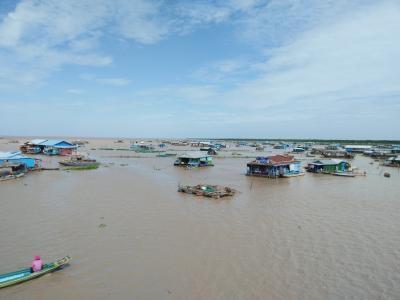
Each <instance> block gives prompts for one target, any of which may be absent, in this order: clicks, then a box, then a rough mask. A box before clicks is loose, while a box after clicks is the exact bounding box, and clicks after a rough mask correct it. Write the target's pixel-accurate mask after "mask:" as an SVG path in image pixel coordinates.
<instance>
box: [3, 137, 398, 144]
mask: <svg viewBox="0 0 400 300" xmlns="http://www.w3.org/2000/svg"><path fill="white" fill-rule="evenodd" d="M4 138H7V139H12V138H14V139H32V138H58V139H59V138H65V139H76V140H80V139H97V140H101V139H106V140H109V139H115V140H118V139H122V140H199V141H232V142H236V141H247V142H251V141H253V142H254V141H259V142H295V143H304V142H313V143H321V144H326V143H338V144H356V145H357V144H367V145H369V144H371V145H375V144H400V140H393V139H377V140H375V139H316V138H309V139H307V138H301V139H300V138H295V139H293V138H232V137H231V138H222V137H220V138H215V137H213V138H210V137H201V138H199V137H186V138H170V137H118V136H116V137H95V136H93V137H88V136H63V135H60V136H39V135H37V136H18V135H0V139H4Z"/></svg>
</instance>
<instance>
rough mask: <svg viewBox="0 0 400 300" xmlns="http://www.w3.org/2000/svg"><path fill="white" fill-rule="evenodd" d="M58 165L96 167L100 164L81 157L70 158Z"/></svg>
mask: <svg viewBox="0 0 400 300" xmlns="http://www.w3.org/2000/svg"><path fill="white" fill-rule="evenodd" d="M59 164H60V165H63V166H65V167H88V166H94V167H96V166H97V167H98V166H99V165H100V163H99V162H97V161H96V160H95V159H89V158H86V157H83V156H81V155H78V156H72V157H71V158H70V159H68V160H64V161H60V162H59Z"/></svg>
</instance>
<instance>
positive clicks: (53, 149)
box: [39, 140, 77, 156]
mask: <svg viewBox="0 0 400 300" xmlns="http://www.w3.org/2000/svg"><path fill="white" fill-rule="evenodd" d="M39 146H44V149H43V153H44V154H47V155H64V156H65V155H72V153H73V151H74V150H76V148H77V145H74V144H71V143H69V142H67V141H64V140H46V141H44V142H42V143H40V144H39Z"/></svg>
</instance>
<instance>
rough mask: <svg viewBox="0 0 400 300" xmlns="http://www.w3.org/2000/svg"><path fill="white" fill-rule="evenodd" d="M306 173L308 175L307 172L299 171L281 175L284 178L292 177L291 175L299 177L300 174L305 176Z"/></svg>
mask: <svg viewBox="0 0 400 300" xmlns="http://www.w3.org/2000/svg"><path fill="white" fill-rule="evenodd" d="M304 175H306V173H304V172H299V173H288V174H282V175H281V176H280V177H282V178H291V177H299V176H304Z"/></svg>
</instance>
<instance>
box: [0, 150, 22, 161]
mask: <svg viewBox="0 0 400 300" xmlns="http://www.w3.org/2000/svg"><path fill="white" fill-rule="evenodd" d="M20 158H23V156H22V155H21V151H14V152H0V159H20Z"/></svg>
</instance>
